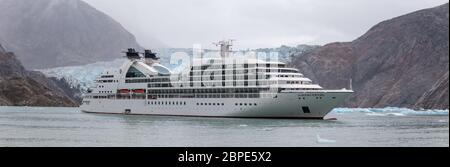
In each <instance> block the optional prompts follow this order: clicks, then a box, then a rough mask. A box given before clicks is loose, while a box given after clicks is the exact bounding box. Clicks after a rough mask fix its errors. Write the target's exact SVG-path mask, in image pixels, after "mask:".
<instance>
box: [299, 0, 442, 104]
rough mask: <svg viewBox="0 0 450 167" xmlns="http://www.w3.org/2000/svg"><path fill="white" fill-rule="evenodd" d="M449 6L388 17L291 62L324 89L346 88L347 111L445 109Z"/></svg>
mask: <svg viewBox="0 0 450 167" xmlns="http://www.w3.org/2000/svg"><path fill="white" fill-rule="evenodd" d="M448 19H449V5H448V3H447V4H444V5H441V6H438V7H435V8H431V9H425V10H421V11H417V12H413V13H411V14H407V15H403V16H400V17H397V18H393V19H390V20H387V21H384V22H381V23H379V24H378V25H376V26H374V27H372V28H371V29H370V30H369V31H368V32H367V33H366V34H364V35H363V36H361V37H360V38H358V39H356V40H354V41H352V42H344V43H331V44H328V45H325V46H323V47H320V48H318V49H316V50H314V51H313V52H311V53H309V54H306V55H304V56H301V57H296V59H295V60H294V61H293V64H295V66H296V67H298V68H299V69H300V70H301V71H303V73H304V74H305V75H306V76H307V77H310V78H312V79H313V80H314V81H316V82H317V83H319V84H321V85H322V86H323V87H325V88H330V89H340V88H344V87H346V88H348V87H349V86H348V85H349V80H350V79H352V80H353V89H354V90H355V94H354V95H353V96H352V97H350V98H349V99H348V100H347V104H346V105H347V106H350V107H386V106H396V107H415V108H448V106H449V99H448V70H449V58H448V56H449V37H448V35H449V21H448Z"/></svg>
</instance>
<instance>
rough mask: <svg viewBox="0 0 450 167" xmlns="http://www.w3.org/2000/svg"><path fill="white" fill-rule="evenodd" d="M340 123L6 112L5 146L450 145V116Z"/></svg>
mask: <svg viewBox="0 0 450 167" xmlns="http://www.w3.org/2000/svg"><path fill="white" fill-rule="evenodd" d="M327 118H337V120H289V119H288V120H286V119H235V118H195V117H165V116H130V115H99V114H86V113H82V112H80V111H79V110H78V109H77V108H40V107H0V146H2V147H16V146H69V147H72V146H73V147H78V146H95V147H97V146H101V147H103V146H157V147H159V146H169V147H171V146H182V147H185V146H201V147H202V146H299V147H302V146H315V147H330V146H419V147H421V146H445V147H448V146H449V116H448V110H441V111H427V112H421V111H420V112H419V111H417V112H415V111H412V110H406V109H397V108H386V109H335V110H333V112H332V113H331V114H329V115H328V116H327Z"/></svg>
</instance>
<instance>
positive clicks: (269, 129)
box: [262, 128, 273, 131]
mask: <svg viewBox="0 0 450 167" xmlns="http://www.w3.org/2000/svg"><path fill="white" fill-rule="evenodd" d="M262 130H263V131H271V130H273V129H272V128H264V129H262Z"/></svg>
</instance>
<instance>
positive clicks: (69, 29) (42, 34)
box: [0, 0, 163, 69]
mask: <svg viewBox="0 0 450 167" xmlns="http://www.w3.org/2000/svg"><path fill="white" fill-rule="evenodd" d="M0 4H1V5H0V16H2V17H0V39H2V40H3V44H4V47H6V48H7V49H8V50H11V51H13V52H14V53H16V54H17V55H18V56H19V57H18V58H19V60H20V61H21V62H22V63H23V65H24V66H25V67H26V68H28V69H40V68H49V67H59V66H67V65H82V64H88V63H92V62H96V61H107V60H113V59H116V58H119V57H121V56H122V55H121V53H120V52H121V51H123V50H124V49H126V48H128V47H134V48H139V49H140V48H141V47H140V46H139V45H138V43H137V42H136V39H135V37H134V36H133V35H132V34H131V33H129V32H128V31H127V30H126V29H125V28H124V27H122V25H120V24H119V23H118V22H116V21H115V20H113V19H112V18H111V17H109V16H107V15H106V14H104V13H102V12H100V11H98V10H96V9H95V8H93V7H91V6H90V5H89V4H87V3H85V2H83V1H81V0H34V1H30V0H0ZM4 41H6V42H4ZM157 44H160V43H159V42H158V41H155V46H151V47H161V46H162V45H163V44H160V45H157Z"/></svg>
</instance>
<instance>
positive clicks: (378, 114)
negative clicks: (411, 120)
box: [366, 112, 405, 116]
mask: <svg viewBox="0 0 450 167" xmlns="http://www.w3.org/2000/svg"><path fill="white" fill-rule="evenodd" d="M366 115H368V116H405V114H404V113H376V112H371V113H367V114H366Z"/></svg>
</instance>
